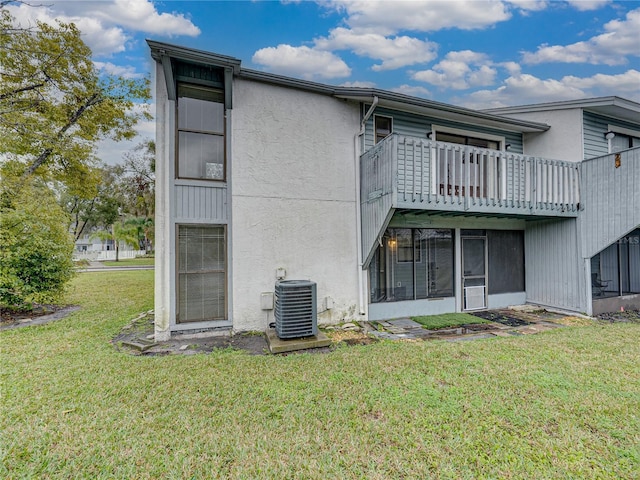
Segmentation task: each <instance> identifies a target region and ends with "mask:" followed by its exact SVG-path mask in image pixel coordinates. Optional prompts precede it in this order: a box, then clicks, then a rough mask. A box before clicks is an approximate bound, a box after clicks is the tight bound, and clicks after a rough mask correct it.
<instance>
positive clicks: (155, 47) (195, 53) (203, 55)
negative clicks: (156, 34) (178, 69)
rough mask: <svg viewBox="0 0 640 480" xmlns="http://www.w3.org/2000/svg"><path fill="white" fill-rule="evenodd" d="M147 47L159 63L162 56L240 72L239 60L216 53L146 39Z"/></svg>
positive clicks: (235, 72)
mask: <svg viewBox="0 0 640 480" xmlns="http://www.w3.org/2000/svg"><path fill="white" fill-rule="evenodd" d="M147 45H149V48H150V49H151V58H153V59H154V60H156V61H158V62H161V61H162V56H163V55H164V56H168V57H170V58H175V59H176V60H187V61H191V62H196V63H202V64H205V65H209V64H214V65H216V66H219V67H230V68H232V69H233V73H234V74H237V73H238V72H239V71H240V63H241V60H240V59H238V58H235V57H229V56H227V55H218V54H217V53H211V52H206V51H204V50H195V49H193V48H187V47H180V46H178V45H173V44H170V43H163V42H156V41H155V40H149V39H147Z"/></svg>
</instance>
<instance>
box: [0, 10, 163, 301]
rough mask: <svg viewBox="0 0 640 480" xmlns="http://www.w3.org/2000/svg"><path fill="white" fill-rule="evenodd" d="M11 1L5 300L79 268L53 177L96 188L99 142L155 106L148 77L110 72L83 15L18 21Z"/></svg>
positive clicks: (3, 200) (0, 23)
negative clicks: (94, 51) (104, 71)
mask: <svg viewBox="0 0 640 480" xmlns="http://www.w3.org/2000/svg"><path fill="white" fill-rule="evenodd" d="M7 3H8V2H6V1H1V0H0V152H2V154H1V155H0V176H1V178H2V183H1V184H0V212H1V213H2V219H1V223H2V231H1V232H0V243H1V245H0V246H1V247H2V251H1V253H0V276H1V278H0V302H2V303H3V304H9V305H14V306H15V305H18V304H20V303H21V302H22V304H28V303H29V302H34V301H42V300H44V299H52V298H55V297H56V296H57V295H59V294H60V292H61V291H62V289H63V288H64V284H65V283H66V282H67V281H68V280H69V278H70V272H71V270H70V265H71V254H72V250H73V243H72V242H71V238H70V235H69V234H68V231H67V230H66V228H67V226H68V225H69V221H70V220H69V218H68V217H67V216H66V215H65V214H64V212H63V211H62V210H61V208H60V206H59V204H58V200H59V198H56V196H55V195H54V192H53V190H52V189H51V186H52V185H55V184H56V183H59V184H61V185H63V186H64V189H63V190H64V192H65V193H66V194H67V195H69V196H70V197H77V198H79V199H83V200H89V199H92V198H94V197H95V196H96V194H97V188H98V185H99V183H100V178H101V174H100V170H99V169H98V168H97V162H98V159H97V158H96V156H95V147H96V145H97V142H98V141H100V140H103V139H105V138H111V139H113V140H122V139H130V138H133V137H134V136H135V135H136V132H135V130H134V126H135V125H136V123H137V122H138V121H140V120H141V119H150V118H151V116H150V115H149V113H148V111H147V109H146V106H147V105H146V101H147V100H148V99H149V98H150V92H149V80H148V79H143V80H132V79H125V78H122V77H117V76H109V75H101V74H100V73H99V72H98V70H97V69H96V68H95V66H94V64H93V62H92V60H91V50H90V49H89V47H87V45H85V43H84V42H83V41H82V38H81V36H80V31H79V30H78V29H77V28H76V26H75V25H73V24H67V23H62V22H58V24H57V25H53V26H52V25H47V24H45V23H41V22H36V23H35V25H32V26H26V27H25V26H22V25H17V24H16V22H15V19H14V18H13V17H12V16H11V15H10V13H9V12H8V10H7V9H5V8H4V6H5V5H6V4H7ZM25 202H26V203H25Z"/></svg>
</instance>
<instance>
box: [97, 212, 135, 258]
mask: <svg viewBox="0 0 640 480" xmlns="http://www.w3.org/2000/svg"><path fill="white" fill-rule="evenodd" d="M92 237H93V238H98V239H100V240H101V241H103V242H104V241H107V240H111V241H112V242H113V244H114V246H115V248H116V262H119V261H120V258H119V253H120V243H121V242H122V243H126V244H127V245H131V246H132V247H136V248H138V247H139V245H138V229H137V228H136V226H135V225H127V224H123V223H120V222H116V223H114V224H113V225H111V228H110V229H109V230H100V231H97V232H95V233H94V234H93V235H92Z"/></svg>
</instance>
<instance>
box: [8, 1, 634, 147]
mask: <svg viewBox="0 0 640 480" xmlns="http://www.w3.org/2000/svg"><path fill="white" fill-rule="evenodd" d="M46 3H47V5H49V6H48V7H29V6H26V5H22V6H19V5H14V6H10V7H8V8H10V9H12V12H13V13H14V15H15V16H16V17H17V18H19V19H20V21H21V22H23V23H25V22H28V21H29V20H32V19H34V18H38V19H40V20H43V21H48V22H51V21H53V20H54V19H55V18H58V19H61V20H64V21H73V22H74V23H76V24H77V25H78V27H79V28H80V30H81V32H82V33H83V35H84V38H85V41H86V42H87V44H89V46H90V47H91V48H92V50H93V52H94V61H95V62H96V65H97V66H98V67H99V68H102V69H104V70H105V71H107V72H112V73H118V74H121V75H125V76H143V75H148V74H149V72H150V69H151V59H150V57H149V53H148V48H147V46H146V44H145V42H144V39H145V38H151V39H154V40H158V41H164V42H169V43H175V44H178V45H183V46H187V47H193V48H198V49H202V50H207V51H212V52H216V53H221V54H225V55H230V56H234V57H237V58H239V59H240V60H242V66H243V67H245V68H252V69H256V70H262V71H268V72H273V73H280V74H284V75H289V76H293V77H297V78H305V79H309V80H315V81H319V82H322V83H328V84H334V85H348V86H365V87H369V86H370V87H377V88H382V89H386V90H393V91H398V92H402V93H406V94H409V95H415V96H419V97H425V98H430V99H433V100H437V101H441V102H447V103H453V104H456V105H462V106H466V107H471V108H489V107H496V106H507V105H517V104H528V103H539V102H549V101H559V100H568V99H578V98H588V97H594V96H607V95H618V96H622V97H625V98H629V99H631V100H635V101H639V102H640V0H638V1H609V0H575V1H573V0H571V1H569V0H568V1H559V0H558V1H553V0H495V1H488V0H487V1H485V0H471V1H463V0H458V1H455V0H453V1H451V0H450V1H427V0H425V1H346V0H335V1H331V0H320V1H292V0H287V1H281V2H278V1H252V2H245V1H223V2H214V1H163V2H152V1H150V0H105V1H82V0H78V1H55V0H53V1H52V2H51V3H49V2H46ZM140 133H141V135H142V136H152V135H153V125H152V124H146V125H141V126H140ZM123 148H125V146H123V145H121V146H118V147H115V146H113V145H104V148H103V153H102V156H117V155H118V154H119V153H118V150H122V149H123ZM109 149H111V150H109Z"/></svg>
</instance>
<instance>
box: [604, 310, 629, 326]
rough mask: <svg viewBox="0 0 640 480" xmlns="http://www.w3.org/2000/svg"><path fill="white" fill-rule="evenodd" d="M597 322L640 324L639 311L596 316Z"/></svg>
mask: <svg viewBox="0 0 640 480" xmlns="http://www.w3.org/2000/svg"><path fill="white" fill-rule="evenodd" d="M596 318H597V319H598V320H602V321H605V322H611V323H616V322H631V323H640V310H625V311H624V312H609V313H601V314H600V315H597V316H596Z"/></svg>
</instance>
